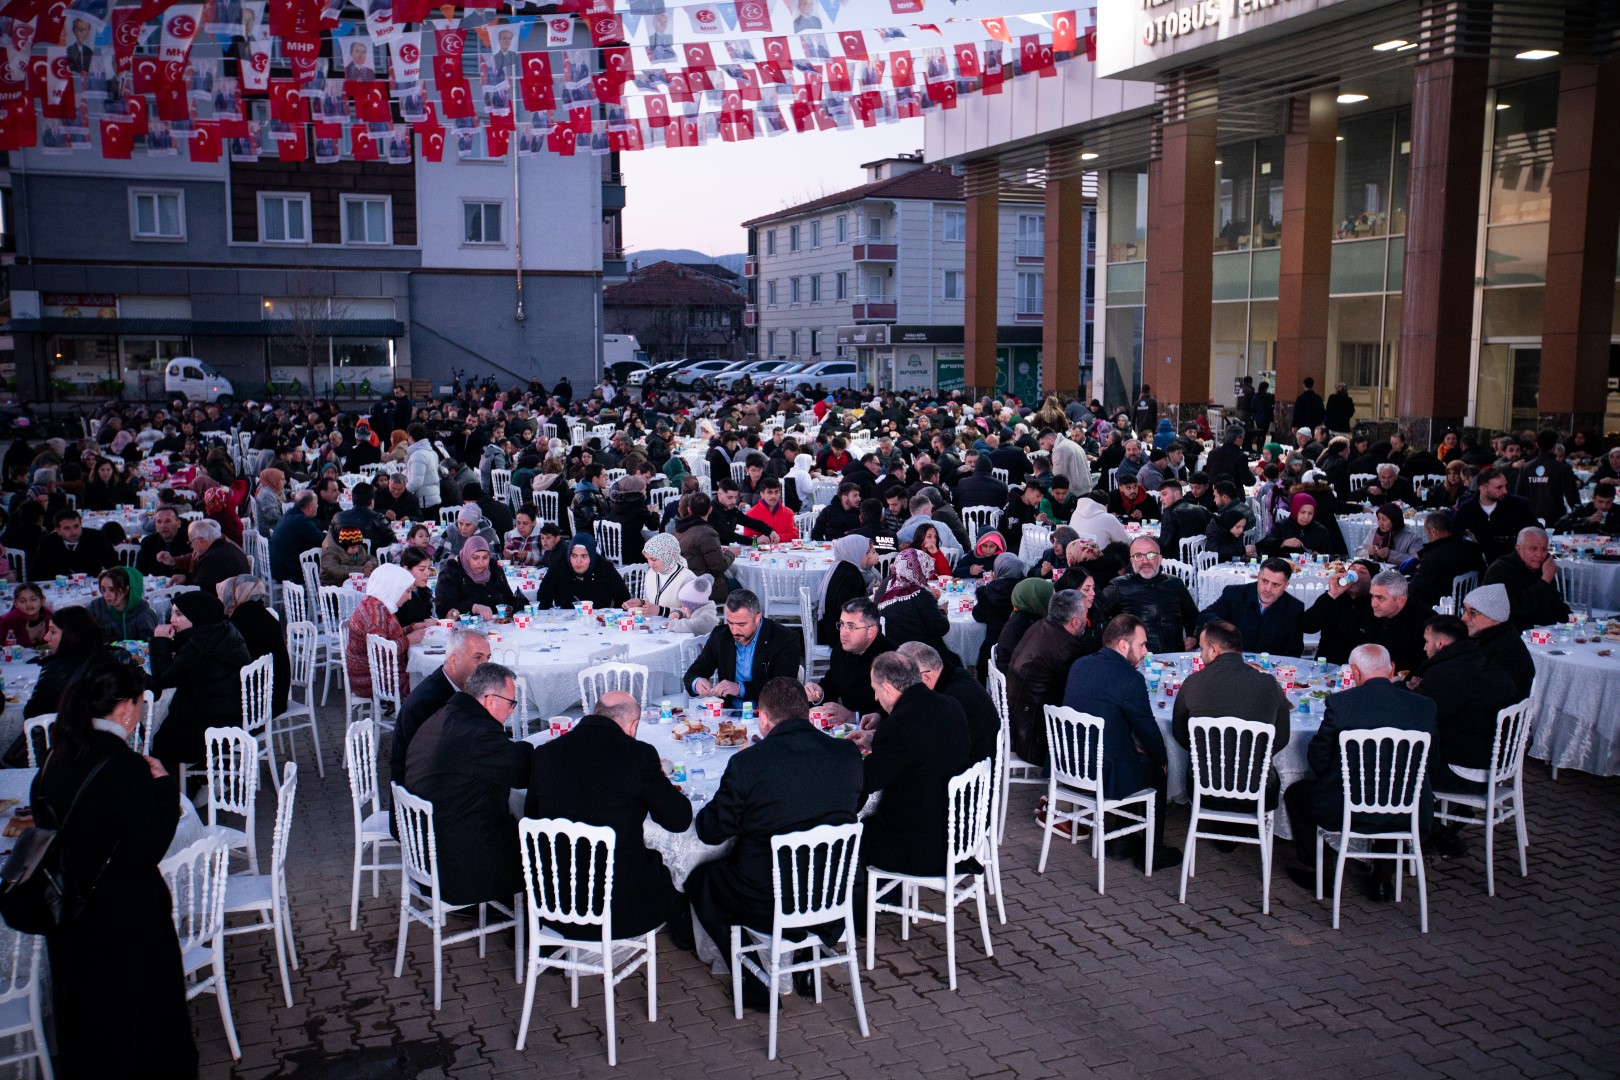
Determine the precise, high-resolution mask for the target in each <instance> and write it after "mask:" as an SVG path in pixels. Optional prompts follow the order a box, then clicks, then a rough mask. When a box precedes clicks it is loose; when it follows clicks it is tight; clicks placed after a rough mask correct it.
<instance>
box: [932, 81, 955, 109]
mask: <svg viewBox="0 0 1620 1080" xmlns="http://www.w3.org/2000/svg"><path fill="white" fill-rule="evenodd" d="M928 96H929V97H931V98H933V99H934V100H935V101H936V102H938V103H939V104H940V105H941V106H943V107H944V108H947V109H954V108H956V84H955V83H954V82H951V81H949V80H947V81H945V82H942V83H929V84H928Z"/></svg>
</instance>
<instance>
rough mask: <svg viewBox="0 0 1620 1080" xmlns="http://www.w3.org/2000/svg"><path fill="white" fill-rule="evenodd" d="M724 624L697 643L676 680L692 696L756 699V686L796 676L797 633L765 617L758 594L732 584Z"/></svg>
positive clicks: (733, 703)
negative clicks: (699, 647)
mask: <svg viewBox="0 0 1620 1080" xmlns="http://www.w3.org/2000/svg"><path fill="white" fill-rule="evenodd" d="M725 616H726V623H725V625H724V626H717V627H715V628H714V630H713V632H712V633H710V634H709V639H708V640H707V641H705V642H704V643H703V651H702V652H700V653H698V656H697V659H696V660H694V661H692V666H691V667H689V668H687V669H686V674H685V675H684V676H682V678H681V685H683V686H685V687H686V688H687V689H689V690H691V692H692V693H694V694H696V695H697V696H698V697H711V696H713V697H720V698H724V699H725V705H726V708H728V709H734V708H736V707H737V705H738V704H739V703H740V702H744V701H754V702H757V701H758V700H759V690H760V687H762V686H764V685H765V684H766V683H767V682H769V681H770V680H771V679H774V678H776V677H777V676H786V677H791V678H792V679H793V680H794V681H795V682H797V681H798V674H799V664H800V661H801V659H802V646H801V644H800V642H799V635H798V634H796V633H793V632H792V631H789V630H788V629H787V628H785V627H783V626H782V625H780V624H779V623H775V622H772V621H771V620H770V619H767V618H766V617H765V614H764V609H763V608H762V606H761V605H760V602H759V597H758V596H755V595H754V594H753V593H751V592H749V591H748V590H747V589H738V590H737V591H735V592H733V593H732V594H731V595H730V596H728V597H726V608H725Z"/></svg>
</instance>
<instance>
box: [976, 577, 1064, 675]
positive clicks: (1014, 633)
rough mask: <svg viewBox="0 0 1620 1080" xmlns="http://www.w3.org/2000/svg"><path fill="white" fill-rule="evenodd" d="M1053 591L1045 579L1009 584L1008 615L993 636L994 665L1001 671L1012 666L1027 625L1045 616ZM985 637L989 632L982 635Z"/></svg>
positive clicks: (1034, 578)
mask: <svg viewBox="0 0 1620 1080" xmlns="http://www.w3.org/2000/svg"><path fill="white" fill-rule="evenodd" d="M1056 591H1057V590H1056V589H1054V588H1053V587H1052V583H1051V582H1050V581H1047V580H1046V579H1045V578H1038V577H1033V576H1032V577H1027V578H1024V579H1023V580H1022V581H1020V582H1019V583H1018V584H1017V585H1015V586H1014V587H1013V590H1012V614H1011V615H1010V616H1009V617H1008V619H1007V622H1006V625H1004V626H1003V627H1002V629H1001V633H1000V635H998V636H997V638H996V645H995V651H994V652H993V653H992V655H993V656H994V657H995V661H996V666H997V667H999V668H1000V669H1001V670H1002V672H1003V673H1005V672H1007V671H1008V670H1009V669H1010V668H1011V667H1012V657H1013V652H1014V650H1016V649H1017V648H1018V644H1019V642H1021V641H1023V640H1024V635H1025V634H1027V633H1029V628H1030V627H1032V626H1034V625H1035V624H1036V623H1038V622H1040V621H1041V620H1042V619H1044V618H1046V609H1047V607H1048V606H1049V605H1050V604H1051V603H1052V594H1053V593H1054V592H1056ZM985 640H986V641H988V640H989V635H988V634H987V635H985Z"/></svg>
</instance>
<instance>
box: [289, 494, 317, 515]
mask: <svg viewBox="0 0 1620 1080" xmlns="http://www.w3.org/2000/svg"><path fill="white" fill-rule="evenodd" d="M318 499H319V496H317V495H316V494H315V492H313V491H311V490H310V489H308V488H305V489H304V490H303V491H300V492H299V493H298V497H297V498H295V499H294V500H293V505H294V506H296V507H297V508H298V509H300V510H302V511H304V512H305V513H308V512H309V508H310V507H311V506H313V505H315V503H316V501H317V500H318Z"/></svg>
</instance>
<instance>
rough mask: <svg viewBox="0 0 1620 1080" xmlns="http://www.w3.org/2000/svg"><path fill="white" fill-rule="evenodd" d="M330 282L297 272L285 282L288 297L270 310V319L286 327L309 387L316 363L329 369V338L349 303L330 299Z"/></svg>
mask: <svg viewBox="0 0 1620 1080" xmlns="http://www.w3.org/2000/svg"><path fill="white" fill-rule="evenodd" d="M330 281H331V277H330V275H327V274H320V273H317V272H315V271H313V270H300V271H298V272H296V273H294V274H293V275H292V276H291V277H290V278H289V279H288V282H287V284H288V286H289V288H288V295H287V296H286V297H285V298H283V299H282V300H279V301H276V306H275V307H274V308H273V309H272V310H271V316H272V317H273V318H276V319H279V320H282V321H284V322H285V323H287V330H288V333H287V335H286V336H287V337H289V338H291V339H292V343H293V346H292V351H293V355H294V356H295V357H296V358H297V362H298V364H299V366H301V367H303V368H305V369H306V370H308V371H309V373H310V385H311V386H313V385H314V383H315V375H314V373H315V364H316V362H317V359H318V358H324V359H325V360H326V361H327V363H328V366H330V363H331V356H332V338H333V336H334V335H335V333H336V330H337V327H338V325H339V324H340V323H342V322H343V321H344V320H345V319H347V318H348V317H349V302H348V301H346V300H342V299H340V298H338V297H335V296H333V295H332V289H331V286H330ZM328 389H330V387H328Z"/></svg>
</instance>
